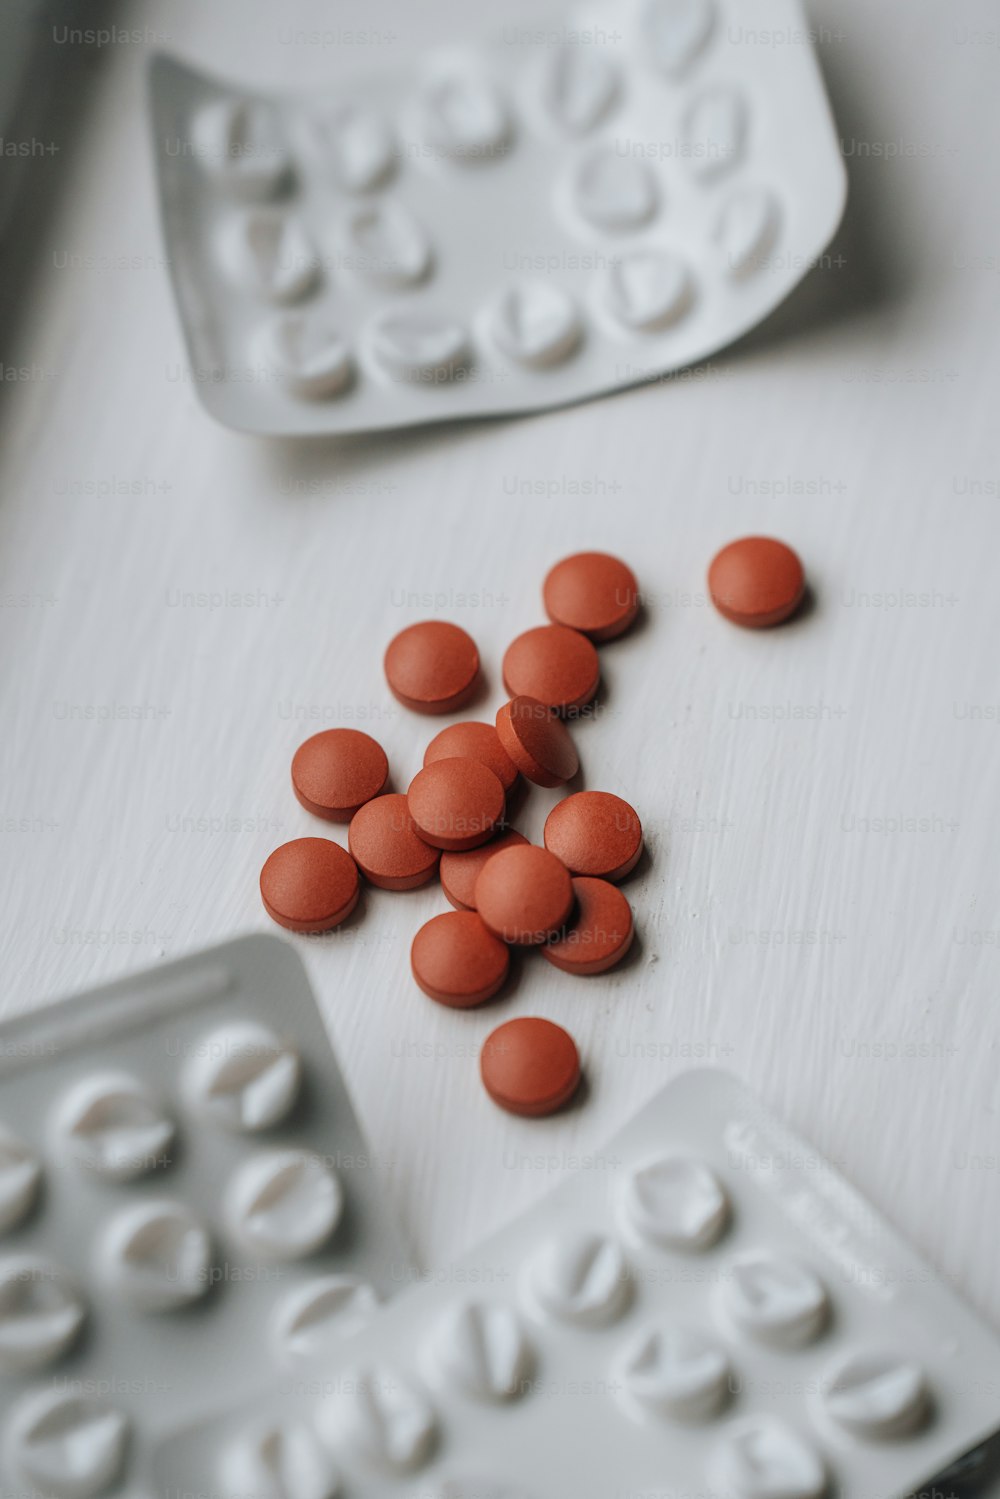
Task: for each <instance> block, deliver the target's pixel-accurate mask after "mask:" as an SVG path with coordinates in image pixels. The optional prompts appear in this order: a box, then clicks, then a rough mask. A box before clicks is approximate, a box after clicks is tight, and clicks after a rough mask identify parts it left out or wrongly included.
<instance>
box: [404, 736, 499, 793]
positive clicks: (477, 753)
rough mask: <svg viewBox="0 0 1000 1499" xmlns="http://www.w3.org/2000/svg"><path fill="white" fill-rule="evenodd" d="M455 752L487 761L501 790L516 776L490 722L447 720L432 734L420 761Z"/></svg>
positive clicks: (470, 758) (471, 758) (454, 753)
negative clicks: (446, 723)
mask: <svg viewBox="0 0 1000 1499" xmlns="http://www.w3.org/2000/svg"><path fill="white" fill-rule="evenodd" d="M456 755H458V756H460V757H462V758H464V759H466V760H479V761H480V762H481V764H483V765H488V766H489V768H490V770H492V772H493V774H494V775H495V776H496V778H497V780H498V781H499V782H500V784H501V785H502V786H503V789H504V790H505V791H509V790H510V788H511V787H512V786H513V784H514V782H515V781H516V780H517V766H516V765H515V764H514V762H513V760H512V759H511V758H510V756H509V755H508V753H507V751H506V750H505V749H504V747H503V745H502V744H501V743H500V735H499V734H498V733H497V731H496V729H495V728H494V726H493V724H491V723H475V722H473V721H466V722H465V723H450V724H449V725H448V727H447V728H446V729H442V730H441V732H440V734H435V735H434V738H433V739H432V740H431V742H430V744H429V745H428V746H427V748H426V750H425V751H424V764H425V765H430V764H431V763H432V762H433V761H435V760H451V759H453V758H454V757H455V756H456Z"/></svg>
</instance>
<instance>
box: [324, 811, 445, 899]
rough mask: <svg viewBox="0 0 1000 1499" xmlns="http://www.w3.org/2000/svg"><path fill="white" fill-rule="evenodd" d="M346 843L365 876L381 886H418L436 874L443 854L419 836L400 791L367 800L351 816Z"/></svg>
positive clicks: (406, 887) (391, 887)
mask: <svg viewBox="0 0 1000 1499" xmlns="http://www.w3.org/2000/svg"><path fill="white" fill-rule="evenodd" d="M347 846H348V848H349V849H350V850H351V853H352V854H353V856H354V858H355V859H356V860H357V863H358V868H359V869H360V870H361V873H362V874H363V875H364V877H365V879H366V880H368V881H369V883H370V884H372V885H378V886H379V888H380V889H382V890H415V889H416V888H417V886H418V885H426V884H427V882H428V881H429V880H432V879H433V878H434V875H435V872H436V870H437V867H438V860H439V859H440V857H441V851H440V849H436V848H431V846H430V844H429V843H425V842H424V840H423V839H422V838H421V837H419V835H418V833H417V830H416V828H415V827H414V826H413V818H412V817H411V816H410V809H409V807H408V806H407V802H406V797H405V796H403V795H402V794H401V793H400V792H392V793H390V795H388V796H377V797H376V798H375V800H374V801H370V802H366V803H365V805H364V806H363V807H362V808H361V810H360V811H359V812H355V814H354V816H353V817H352V819H351V826H350V827H349V828H348V830H347Z"/></svg>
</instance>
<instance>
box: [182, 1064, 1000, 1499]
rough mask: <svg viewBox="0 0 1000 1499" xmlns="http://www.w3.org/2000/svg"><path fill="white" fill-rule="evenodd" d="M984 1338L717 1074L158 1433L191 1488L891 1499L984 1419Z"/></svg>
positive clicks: (356, 1498) (993, 1370)
mask: <svg viewBox="0 0 1000 1499" xmlns="http://www.w3.org/2000/svg"><path fill="white" fill-rule="evenodd" d="M998 1389H1000V1344H998V1341H997V1339H996V1337H995V1335H994V1334H993V1333H992V1332H991V1331H990V1330H989V1329H988V1328H987V1327H985V1326H984V1324H983V1322H982V1320H981V1319H980V1318H978V1317H976V1316H974V1315H973V1314H972V1312H970V1311H969V1309H968V1308H967V1307H965V1306H964V1305H963V1304H962V1303H961V1301H960V1300H959V1299H958V1297H957V1296H956V1295H955V1294H954V1291H953V1290H952V1288H951V1286H950V1285H948V1284H947V1283H946V1282H945V1280H944V1279H942V1278H941V1277H940V1276H937V1275H935V1273H934V1272H933V1271H932V1270H931V1269H930V1268H929V1267H928V1266H927V1265H925V1264H923V1263H922V1262H921V1261H920V1259H919V1258H918V1257H917V1256H916V1255H915V1254H914V1253H913V1251H912V1250H910V1249H909V1248H908V1247H907V1246H906V1245H905V1244H904V1243H903V1242H902V1241H901V1240H900V1239H899V1237H898V1236H897V1235H896V1234H895V1233H894V1232H893V1231H892V1230H891V1229H890V1228H889V1227H888V1226H887V1225H886V1223H885V1222H884V1221H883V1220H882V1219H881V1218H880V1217H879V1216H878V1214H877V1213H876V1212H875V1211H874V1210H873V1209H872V1208H871V1207H870V1206H869V1205H868V1204H867V1203H866V1202H865V1201H864V1200H863V1199H862V1198H861V1197H860V1196H859V1195H858V1194H857V1193H856V1192H855V1191H854V1190H853V1189H852V1188H851V1187H850V1186H848V1185H847V1183H846V1182H845V1181H844V1180H843V1179H842V1178H841V1177H840V1176H839V1175H838V1173H837V1172H836V1171H835V1170H834V1168H833V1167H832V1166H831V1165H830V1164H829V1163H828V1162H826V1161H824V1160H823V1159H822V1157H820V1156H819V1155H817V1154H816V1152H815V1151H814V1150H812V1149H811V1148H810V1147H809V1146H808V1145H806V1144H805V1143H804V1142H803V1141H801V1140H799V1139H797V1138H796V1137H795V1136H794V1135H792V1134H790V1133H789V1132H788V1131H787V1130H786V1129H785V1128H784V1127H783V1126H782V1125H781V1124H780V1123H779V1122H778V1121H777V1120H776V1119H775V1118H774V1117H773V1116H772V1115H770V1114H769V1113H768V1111H767V1110H766V1109H765V1108H764V1107H763V1105H762V1104H761V1103H760V1101H759V1100H758V1099H757V1098H756V1097H755V1096H754V1095H753V1094H752V1093H750V1092H749V1091H748V1090H747V1089H746V1088H744V1087H743V1086H742V1085H741V1084H740V1083H738V1082H737V1081H736V1080H735V1079H734V1078H732V1077H731V1076H729V1075H728V1074H726V1073H723V1072H717V1071H712V1070H705V1071H692V1072H688V1073H686V1074H684V1075H682V1076H681V1077H679V1078H678V1079H677V1080H675V1081H674V1082H672V1083H671V1084H669V1085H668V1086H667V1088H665V1089H664V1091H663V1092H662V1093H660V1095H659V1096H658V1097H656V1098H655V1099H654V1100H653V1101H652V1102H651V1103H650V1104H648V1105H647V1106H646V1107H645V1108H644V1109H643V1110H642V1111H641V1112H640V1113H639V1114H638V1115H637V1116H636V1118H635V1119H633V1121H632V1122H631V1123H630V1124H629V1125H628V1126H627V1127H626V1128H625V1129H624V1130H623V1131H622V1132H621V1133H620V1134H619V1135H617V1136H616V1138H615V1139H613V1140H612V1141H611V1142H610V1144H609V1145H608V1147H607V1148H606V1149H605V1150H604V1151H599V1152H595V1153H594V1154H593V1155H591V1156H588V1157H586V1158H584V1160H583V1163H582V1168H581V1170H580V1171H579V1172H578V1173H577V1174H576V1175H575V1176H573V1177H571V1178H570V1179H569V1180H568V1181H566V1182H565V1183H564V1184H562V1185H561V1186H559V1187H558V1188H557V1189H556V1190H555V1191H554V1192H553V1193H551V1194H550V1195H549V1196H548V1197H547V1198H546V1199H544V1200H543V1201H542V1202H541V1203H539V1204H538V1205H537V1206H535V1207H534V1208H532V1209H531V1210H529V1212H527V1213H526V1214H525V1215H524V1216H523V1217H521V1218H520V1219H519V1220H518V1221H517V1222H515V1223H514V1224H512V1225H511V1226H510V1227H508V1228H505V1229H503V1230H501V1232H500V1233H498V1234H496V1235H495V1236H494V1237H492V1238H491V1239H490V1240H488V1241H487V1242H486V1243H485V1244H483V1245H481V1246H480V1247H479V1248H477V1249H476V1250H474V1251H472V1252H471V1253H470V1254H468V1255H466V1256H465V1257H464V1258H463V1259H461V1260H459V1261H458V1262H457V1263H456V1264H454V1265H452V1266H451V1267H449V1268H448V1269H446V1270H442V1272H441V1273H440V1274H439V1275H437V1276H436V1277H435V1278H434V1280H433V1282H430V1283H427V1284H424V1285H421V1286H419V1287H417V1288H415V1289H412V1290H410V1291H408V1292H407V1293H406V1294H405V1295H403V1296H399V1297H397V1298H396V1299H395V1300H394V1301H393V1302H392V1304H391V1305H390V1306H388V1307H386V1308H385V1309H384V1310H383V1311H381V1312H380V1313H379V1314H378V1315H377V1317H376V1318H374V1319H373V1320H372V1321H371V1322H370V1323H369V1324H368V1325H367V1326H366V1327H365V1328H363V1329H362V1330H361V1331H360V1332H359V1333H358V1335H357V1336H356V1337H355V1338H354V1339H353V1340H352V1341H351V1342H350V1344H341V1345H340V1347H339V1348H338V1350H337V1351H336V1352H335V1353H334V1354H333V1355H332V1356H331V1357H329V1358H327V1359H326V1360H325V1361H324V1365H323V1370H322V1378H321V1380H319V1381H318V1382H317V1384H316V1385H315V1386H314V1387H313V1388H312V1389H311V1390H310V1391H309V1392H308V1393H306V1394H303V1395H300V1396H299V1397H297V1398H296V1397H289V1396H286V1395H279V1394H277V1393H276V1394H275V1395H273V1396H272V1397H269V1398H268V1399H267V1400H266V1401H263V1402H257V1403H256V1404H255V1405H254V1406H253V1407H252V1408H249V1409H248V1408H246V1407H242V1408H240V1409H238V1410H237V1409H234V1410H232V1411H230V1412H229V1414H228V1415H227V1416H226V1417H225V1418H224V1419H222V1420H219V1419H214V1420H211V1421H207V1422H204V1423H201V1424H200V1425H199V1426H198V1427H197V1428H196V1429H194V1430H192V1431H189V1432H186V1433H184V1435H183V1436H180V1437H176V1438H174V1439H173V1440H172V1441H171V1442H169V1443H167V1444H166V1445H165V1446H164V1448H163V1450H162V1451H161V1452H160V1453H159V1454H158V1457H157V1462H156V1474H157V1479H158V1482H159V1484H160V1488H161V1491H162V1493H163V1494H164V1495H168V1494H169V1495H176V1494H199V1495H201V1496H203V1499H232V1496H235V1495H240V1496H241V1499H272V1496H273V1495H277V1494H280V1495H281V1496H282V1499H333V1496H334V1495H336V1494H343V1495H344V1496H345V1499H346V1496H350V1499H376V1496H379V1499H381V1496H383V1495H385V1494H387V1493H389V1492H391V1493H392V1494H394V1495H398V1496H399V1499H549V1496H551V1495H573V1496H574V1499H608V1496H609V1495H616V1494H617V1495H643V1496H656V1499H676V1496H680V1495H691V1496H704V1499H825V1496H829V1499H833V1496H839V1499H893V1496H899V1499H902V1496H905V1495H910V1494H914V1493H918V1492H925V1493H926V1492H930V1491H931V1490H929V1488H928V1485H929V1484H930V1483H931V1482H932V1481H934V1480H937V1481H936V1482H935V1484H934V1489H933V1492H939V1491H940V1492H951V1489H950V1484H951V1482H952V1481H953V1478H954V1472H955V1465H956V1464H959V1463H960V1462H963V1463H964V1466H965V1467H966V1468H967V1469H968V1468H971V1467H972V1466H973V1465H974V1463H975V1461H977V1460H978V1459H977V1457H976V1454H977V1453H981V1452H982V1451H984V1450H985V1449H984V1446H983V1444H984V1443H986V1441H987V1439H988V1438H989V1437H990V1436H991V1435H992V1434H993V1433H994V1432H995V1431H996V1430H997V1428H998V1426H1000V1401H998V1395H997V1392H998Z"/></svg>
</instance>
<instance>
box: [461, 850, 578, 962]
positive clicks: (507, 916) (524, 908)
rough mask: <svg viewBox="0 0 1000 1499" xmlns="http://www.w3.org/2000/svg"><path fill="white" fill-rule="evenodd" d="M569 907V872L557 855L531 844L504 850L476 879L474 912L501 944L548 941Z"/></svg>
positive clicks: (557, 928) (556, 932)
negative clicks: (500, 939)
mask: <svg viewBox="0 0 1000 1499" xmlns="http://www.w3.org/2000/svg"><path fill="white" fill-rule="evenodd" d="M572 909H573V882H572V880H571V879H570V877H569V870H568V869H567V868H566V866H565V865H564V864H562V863H560V861H559V860H558V859H557V858H556V856H555V854H551V853H549V851H548V849H545V848H538V847H537V845H535V844H533V843H526V844H524V845H523V846H522V845H520V844H517V845H515V846H514V847H511V848H505V849H502V850H501V851H500V853H498V854H495V855H494V857H493V858H492V859H489V860H488V861H487V862H486V864H485V865H484V866H483V868H482V871H481V872H480V875H479V878H478V879H477V880H476V910H477V911H478V912H479V914H480V916H481V917H482V918H483V920H484V921H485V923H486V925H487V926H488V927H489V929H490V931H491V932H495V933H496V935H497V936H498V937H502V938H503V940H504V942H516V943H519V944H521V945H523V946H535V945H537V944H538V943H540V942H549V941H551V940H552V938H553V937H555V936H556V935H557V934H558V933H559V932H561V931H562V929H563V927H564V926H565V925H566V920H567V917H568V916H569V913H570V911H571V910H572Z"/></svg>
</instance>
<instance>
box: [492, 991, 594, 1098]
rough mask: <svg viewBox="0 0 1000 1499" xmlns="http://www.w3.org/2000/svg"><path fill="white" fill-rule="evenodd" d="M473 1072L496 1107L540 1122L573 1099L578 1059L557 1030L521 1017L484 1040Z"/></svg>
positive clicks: (565, 1036) (563, 1033) (564, 1033)
mask: <svg viewBox="0 0 1000 1499" xmlns="http://www.w3.org/2000/svg"><path fill="white" fill-rule="evenodd" d="M479 1070H480V1073H481V1075H482V1079H483V1087H484V1088H485V1089H486V1091H487V1093H488V1094H489V1095H490V1097H491V1098H492V1100H493V1102H494V1103H495V1104H499V1106H500V1108H502V1109H506V1110H507V1112H508V1114H522V1115H524V1116H526V1117H528V1118H540V1117H541V1116H542V1115H544V1114H554V1113H555V1112H556V1110H557V1109H561V1108H562V1106H563V1104H565V1103H568V1102H569V1100H570V1099H571V1098H572V1097H573V1094H574V1093H575V1092H576V1090H577V1087H578V1086H579V1083H580V1054H579V1052H578V1051H577V1049H576V1042H575V1041H574V1040H573V1037H572V1036H571V1035H570V1034H569V1033H568V1031H564V1030H563V1028H562V1026H561V1025H555V1024H553V1022H552V1021H551V1020H539V1019H537V1018H535V1017H533V1016H532V1017H528V1016H523V1017H521V1018H520V1019H518V1020H508V1021H507V1022H506V1023H505V1024H504V1025H500V1026H498V1027H497V1029H496V1030H495V1031H493V1032H492V1033H491V1034H490V1035H489V1036H487V1038H486V1040H485V1042H484V1043H483V1049H482V1052H481V1054H480V1058H479Z"/></svg>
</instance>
